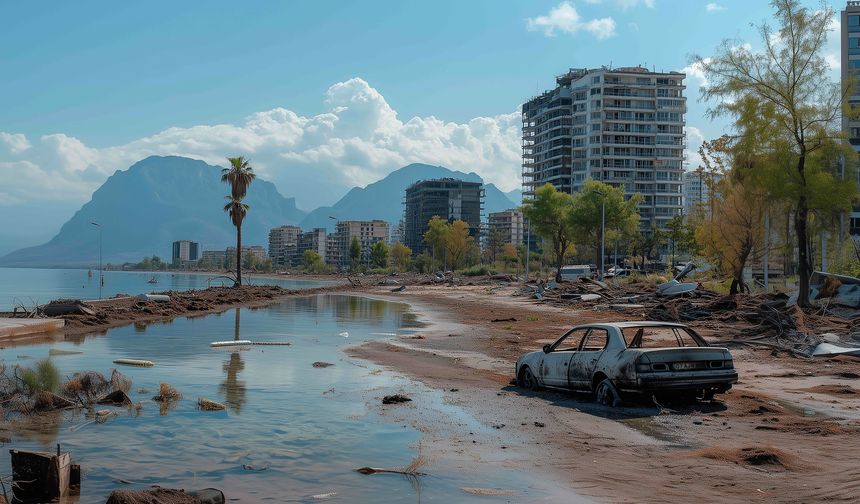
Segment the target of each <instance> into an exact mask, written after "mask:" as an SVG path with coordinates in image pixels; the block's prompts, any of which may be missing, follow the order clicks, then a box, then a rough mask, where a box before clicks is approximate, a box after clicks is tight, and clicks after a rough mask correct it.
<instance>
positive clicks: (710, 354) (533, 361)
mask: <svg viewBox="0 0 860 504" xmlns="http://www.w3.org/2000/svg"><path fill="white" fill-rule="evenodd" d="M516 377H517V383H518V384H519V385H520V386H521V387H525V388H528V389H532V390H534V389H539V388H543V387H547V388H558V389H567V390H575V391H584V392H591V393H592V394H594V397H595V399H596V400H597V401H598V402H600V403H601V404H605V405H609V406H616V405H618V404H619V403H620V402H621V399H622V397H623V396H628V395H634V394H635V395H646V396H653V395H659V396H664V395H676V396H686V397H688V398H692V397H696V398H699V399H705V400H710V399H712V398H713V397H714V394H715V393H722V392H726V391H727V390H729V389H730V388H732V385H733V384H735V383H737V381H738V373H737V371H736V370H735V367H734V362H733V361H732V354H731V353H729V351H728V350H727V349H725V348H717V347H711V346H708V344H707V343H706V342H705V340H704V339H702V337H701V336H699V335H698V334H696V332H695V331H694V330H692V329H690V328H689V327H687V326H685V325H683V324H673V323H667V322H641V321H640V322H616V323H608V324H584V325H578V326H575V327H574V328H573V329H571V330H570V331H568V332H567V333H565V334H564V336H562V337H561V338H559V339H558V340H556V342H555V343H553V344H551V345H544V347H543V350H542V351H538V352H530V353H527V354H525V355H523V356H522V357H520V358H519V359H518V360H517V367H516Z"/></svg>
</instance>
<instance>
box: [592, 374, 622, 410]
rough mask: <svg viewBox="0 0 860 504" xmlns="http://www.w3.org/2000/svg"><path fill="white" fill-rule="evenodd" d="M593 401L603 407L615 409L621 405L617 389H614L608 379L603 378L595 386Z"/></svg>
mask: <svg viewBox="0 0 860 504" xmlns="http://www.w3.org/2000/svg"><path fill="white" fill-rule="evenodd" d="M594 399H595V400H596V401H597V402H598V403H600V404H602V405H604V406H611V407H615V406H618V405H619V404H621V396H620V395H619V394H618V389H616V388H615V385H613V384H612V381H610V380H609V378H605V379H604V380H603V381H602V382H600V383H598V384H597V388H596V389H595V390H594Z"/></svg>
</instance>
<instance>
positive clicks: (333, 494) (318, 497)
mask: <svg viewBox="0 0 860 504" xmlns="http://www.w3.org/2000/svg"><path fill="white" fill-rule="evenodd" d="M332 497H337V492H329V493H324V494H316V495H311V499H314V500H325V499H331V498H332Z"/></svg>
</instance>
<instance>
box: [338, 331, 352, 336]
mask: <svg viewBox="0 0 860 504" xmlns="http://www.w3.org/2000/svg"><path fill="white" fill-rule="evenodd" d="M338 336H343V337H344V338H349V332H347V331H344V332H342V333H340V334H338Z"/></svg>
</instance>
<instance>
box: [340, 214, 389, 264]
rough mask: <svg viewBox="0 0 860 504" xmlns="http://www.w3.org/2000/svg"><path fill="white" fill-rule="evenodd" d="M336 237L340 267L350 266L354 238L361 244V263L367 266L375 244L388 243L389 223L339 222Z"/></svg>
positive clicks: (378, 221) (372, 221) (371, 221)
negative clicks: (350, 247)
mask: <svg viewBox="0 0 860 504" xmlns="http://www.w3.org/2000/svg"><path fill="white" fill-rule="evenodd" d="M335 235H336V238H335V244H336V245H335V246H336V248H337V256H338V261H339V266H341V267H347V266H350V263H351V258H350V255H349V246H350V244H351V243H352V239H353V238H358V242H359V243H360V244H361V259H360V262H361V263H362V264H366V263H367V262H368V261H369V259H370V250H371V248H372V247H373V244H374V243H376V242H378V241H381V242H386V241H388V223H387V222H385V221H383V220H369V221H359V220H348V221H337V231H336V232H335Z"/></svg>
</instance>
